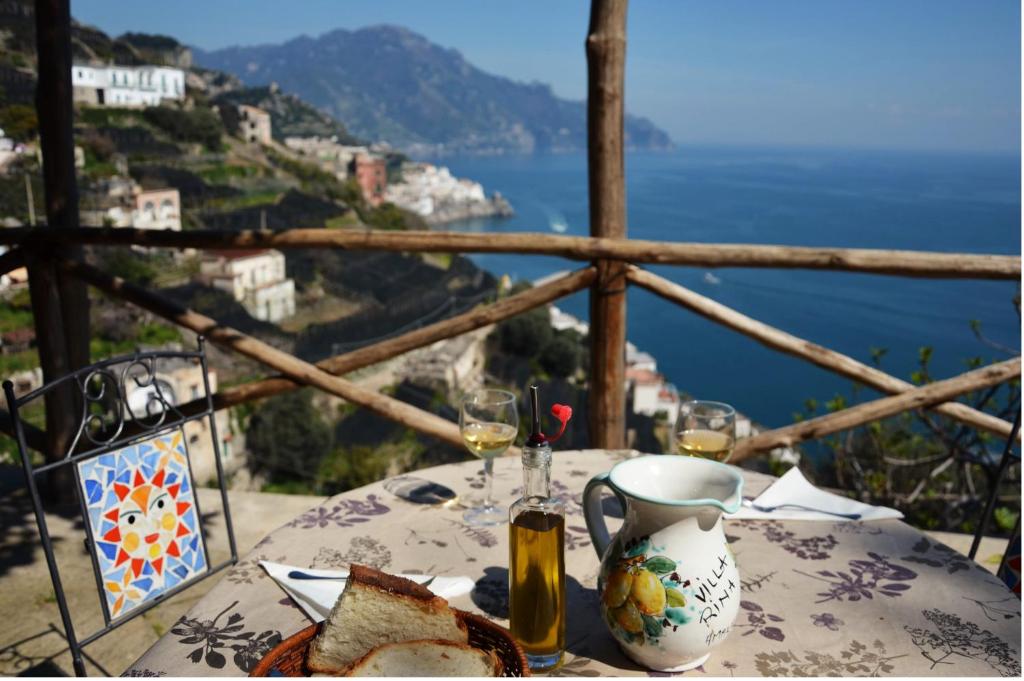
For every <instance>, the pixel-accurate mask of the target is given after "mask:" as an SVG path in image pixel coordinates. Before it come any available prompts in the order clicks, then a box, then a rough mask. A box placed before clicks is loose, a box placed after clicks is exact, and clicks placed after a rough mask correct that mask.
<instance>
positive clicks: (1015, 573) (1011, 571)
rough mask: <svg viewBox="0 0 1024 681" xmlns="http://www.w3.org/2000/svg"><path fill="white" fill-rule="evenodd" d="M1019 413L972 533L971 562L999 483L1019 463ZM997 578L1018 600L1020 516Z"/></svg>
mask: <svg viewBox="0 0 1024 681" xmlns="http://www.w3.org/2000/svg"><path fill="white" fill-rule="evenodd" d="M1020 418H1021V412H1020V411H1019V410H1018V411H1017V415H1016V416H1015V417H1014V420H1013V427H1012V428H1011V429H1010V437H1008V438H1007V439H1006V446H1005V447H1004V448H1003V456H1002V458H1000V459H999V466H998V468H997V469H996V472H995V475H994V476H993V483H992V490H991V491H990V492H989V495H988V501H987V502H986V503H985V510H984V512H983V513H982V515H981V520H980V522H979V523H978V529H977V530H976V531H975V533H974V541H973V542H971V550H970V552H969V553H968V554H967V555H968V557H969V558H970V559H971V560H974V558H975V556H976V555H978V547H979V546H981V539H982V537H984V536H985V532H986V531H988V524H989V520H990V518H991V517H992V512H993V510H994V509H995V506H996V501H997V500H998V498H999V483H1001V482H1002V480H1003V476H1004V475H1006V471H1007V470H1009V468H1010V466H1011V464H1013V463H1015V462H1016V463H1020V455H1019V454H1016V453H1015V452H1014V451H1013V448H1014V445H1015V444H1016V442H1017V433H1019V432H1020ZM997 574H998V575H999V578H1000V579H1002V580H1003V581H1004V582H1006V585H1007V586H1008V587H1010V589H1011V590H1012V591H1013V592H1014V593H1015V594H1016V595H1017V597H1018V598H1020V516H1019V515H1018V516H1017V526H1016V527H1015V528H1014V530H1013V534H1012V535H1011V536H1010V542H1009V544H1008V545H1007V547H1006V552H1005V553H1004V554H1003V559H1002V561H1001V562H1000V563H999V569H998V570H997Z"/></svg>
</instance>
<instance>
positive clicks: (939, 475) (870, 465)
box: [794, 347, 1021, 533]
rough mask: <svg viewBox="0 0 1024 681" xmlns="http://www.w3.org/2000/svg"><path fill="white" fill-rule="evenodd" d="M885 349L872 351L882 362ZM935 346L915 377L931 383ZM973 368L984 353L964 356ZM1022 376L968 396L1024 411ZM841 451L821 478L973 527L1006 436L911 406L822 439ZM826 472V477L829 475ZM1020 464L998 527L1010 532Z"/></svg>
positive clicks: (915, 520)
mask: <svg viewBox="0 0 1024 681" xmlns="http://www.w3.org/2000/svg"><path fill="white" fill-rule="evenodd" d="M885 354H886V353H885V350H884V349H872V351H871V355H872V358H873V361H874V363H875V364H876V365H877V366H880V365H881V361H882V358H883V357H884V356H885ZM932 358H933V351H932V348H930V347H922V348H921V349H920V351H919V354H918V367H917V369H916V370H914V371H913V372H912V373H911V376H910V379H911V381H912V382H913V383H915V384H917V385H924V384H927V383H931V382H932V381H933V378H932V376H931V371H930V366H931V362H932ZM964 364H965V365H966V367H967V368H968V369H974V368H978V367H980V366H983V365H984V364H985V362H984V361H983V360H982V358H980V357H972V358H970V359H968V360H967V361H965V362H964ZM862 390H863V388H862V387H861V386H858V385H856V384H854V385H853V386H852V388H851V391H850V394H849V395H842V394H837V395H835V396H833V397H832V398H831V399H829V400H825V401H824V402H823V403H821V402H819V401H818V400H815V399H809V400H807V401H806V404H805V408H804V412H803V413H798V414H794V418H796V420H802V419H804V418H810V417H813V416H816V415H818V414H819V413H821V412H825V413H831V412H836V411H840V410H842V409H844V408H846V407H847V406H848V405H850V404H853V403H856V402H858V401H859V398H860V394H861V392H862ZM1020 398H1021V391H1020V381H1019V380H1015V381H1011V382H1009V383H1006V384H1003V385H1001V386H998V387H997V388H993V389H988V390H983V391H977V392H974V393H969V394H967V395H964V396H963V397H962V398H961V400H960V401H963V402H964V403H966V404H968V405H970V406H972V407H974V408H975V409H978V410H980V411H984V412H987V413H990V414H993V415H995V416H998V417H999V418H1002V419H1004V420H1009V421H1012V420H1013V415H1014V413H1015V412H1016V411H1017V410H1019V409H1020ZM821 444H822V445H824V446H825V447H826V448H827V449H828V450H829V451H830V452H831V453H832V455H833V457H832V463H831V465H830V466H829V467H828V468H827V469H826V470H824V471H819V473H820V474H821V475H819V479H818V482H819V483H822V484H826V485H830V486H835V487H839V488H841V489H844V490H847V491H849V492H852V494H853V496H855V497H856V498H858V499H860V500H862V501H866V502H868V503H872V504H883V505H888V506H894V507H896V508H899V509H900V510H901V511H903V512H904V514H906V516H907V520H908V522H910V523H911V524H912V525H915V526H916V527H921V528H925V529H935V530H946V531H955V532H973V531H974V529H975V528H976V527H977V523H978V520H979V518H980V517H981V514H982V512H983V509H984V504H985V501H986V499H987V498H988V496H989V494H990V493H991V491H992V489H993V487H992V484H993V479H994V478H993V475H994V472H995V468H996V466H997V465H998V461H999V459H1000V457H1001V456H1002V451H1003V446H1004V440H1003V439H1002V438H999V437H996V436H993V435H991V434H989V433H987V432H983V431H978V430H976V429H974V428H968V427H965V426H963V425H961V424H960V423H959V422H957V421H954V420H952V419H949V418H947V417H944V416H942V415H940V414H937V413H935V412H929V411H920V412H904V413H902V414H899V415H897V416H894V417H892V418H889V419H885V420H882V421H874V422H872V423H869V424H866V425H865V426H863V427H859V428H855V429H853V430H850V431H846V432H843V433H838V434H836V435H832V436H829V437H826V438H823V439H822V440H821ZM822 476H824V479H822ZM1019 476H1020V468H1019V466H1017V467H1011V469H1010V472H1009V474H1008V475H1007V479H1005V480H1003V482H1002V485H1001V486H1000V494H1001V499H1002V501H1001V504H1000V506H999V507H997V510H996V519H995V522H994V523H992V524H991V525H990V531H992V530H995V529H998V530H999V531H1002V532H1004V533H1005V532H1008V531H1009V530H1010V529H1012V527H1013V523H1014V522H1015V520H1016V518H1017V515H1018V514H1019V513H1020V477H1019Z"/></svg>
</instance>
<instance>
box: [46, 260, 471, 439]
mask: <svg viewBox="0 0 1024 681" xmlns="http://www.w3.org/2000/svg"><path fill="white" fill-rule="evenodd" d="M57 266H58V268H60V269H61V270H63V271H66V272H70V273H71V274H73V275H75V276H76V277H79V278H81V279H82V280H84V281H86V282H87V283H89V284H91V285H92V286H94V287H96V288H97V289H99V290H101V291H103V292H104V293H106V294H108V295H110V296H113V297H115V298H119V299H121V300H125V301H127V302H129V303H132V304H134V305H137V306H139V307H141V308H143V309H145V310H148V311H150V312H152V313H153V314H155V315H157V316H159V317H163V318H164V319H166V320H168V321H170V322H172V323H174V324H177V325H179V326H183V327H185V328H186V329H190V330H191V331H194V332H195V333H198V334H202V335H203V336H205V337H206V338H208V339H209V340H210V342H212V343H216V344H217V345H220V346H222V347H225V348H228V349H229V350H234V351H235V352H237V353H239V354H241V355H245V356H246V357H249V358H250V359H254V360H256V361H257V362H260V363H262V364H265V365H267V366H269V367H271V368H272V369H274V370H276V371H279V372H281V373H282V374H284V375H285V376H287V377H288V378H290V379H292V380H293V381H294V382H295V383H297V384H300V385H310V386H313V387H316V388H319V389H321V390H323V391H325V392H328V393H331V394H332V395H336V396H338V397H341V398H342V399H344V400H347V401H349V402H352V403H353V404H357V405H359V406H361V407H365V408H367V409H370V410H372V411H374V412H376V413H378V414H380V415H381V416H383V417H385V418H387V419H390V420H392V421H395V422H397V423H400V424H402V425H404V426H407V427H409V428H413V429H415V430H418V431H420V432H422V433H426V434H428V435H431V436H433V437H436V438H437V439H439V440H442V441H444V442H448V443H450V444H452V445H455V446H457V447H463V446H464V444H463V441H462V437H461V436H460V435H459V427H458V425H457V424H455V423H452V422H451V421H446V420H445V419H443V418H441V417H439V416H437V415H435V414H431V413H430V412H427V411H423V410H422V409H417V408H416V407H413V406H412V405H409V404H406V403H405V402H402V401H401V400H396V399H394V398H392V397H389V396H387V395H382V394H380V393H378V392H375V391H373V390H367V389H366V388H363V387H361V386H358V385H356V384H354V383H352V382H350V381H346V380H345V379H343V378H340V377H338V376H334V375H332V374H330V373H328V372H326V371H324V370H323V369H320V368H319V367H316V366H314V365H312V364H310V363H309V362H304V361H302V360H301V359H299V358H297V357H293V356H292V355H289V354H288V353H286V352H284V351H282V350H278V349H277V348H275V347H273V346H271V345H268V344H267V343H264V342H263V341H260V340H258V339H256V338H253V337H252V336H248V335H246V334H244V333H242V332H241V331H238V330H236V329H233V328H231V327H228V326H223V325H221V324H220V323H218V322H217V321H216V320H214V319H210V318H209V317H206V316H205V315H201V314H199V313H198V312H195V311H193V310H189V309H187V308H184V307H182V306H180V305H178V304H177V303H174V302H172V301H170V300H167V299H166V298H163V297H162V296H159V295H157V294H155V293H153V292H151V291H147V290H146V289H143V288H141V287H139V286H136V285H134V284H131V283H129V282H127V281H125V280H123V279H121V278H119V277H113V276H110V275H109V274H106V273H105V272H102V271H100V270H98V269H96V268H95V267H93V266H91V265H88V264H86V263H83V262H78V261H72V260H66V259H58V260H57Z"/></svg>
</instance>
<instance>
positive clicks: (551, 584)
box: [509, 386, 565, 671]
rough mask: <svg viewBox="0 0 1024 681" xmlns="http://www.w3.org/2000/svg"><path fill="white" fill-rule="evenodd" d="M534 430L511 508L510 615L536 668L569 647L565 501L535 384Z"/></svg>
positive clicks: (555, 660) (555, 661)
mask: <svg viewBox="0 0 1024 681" xmlns="http://www.w3.org/2000/svg"><path fill="white" fill-rule="evenodd" d="M530 404H531V406H532V410H533V432H532V433H531V434H530V437H529V439H528V440H527V441H526V445H525V446H524V447H523V483H524V489H523V496H522V498H521V499H519V500H518V501H516V502H515V503H514V504H512V506H511V508H509V547H510V549H509V552H510V555H509V619H510V628H511V630H512V635H513V636H514V637H515V639H516V640H517V641H519V644H520V645H521V646H522V647H523V650H524V651H525V652H526V658H527V660H528V662H529V664H530V669H531V670H532V671H545V670H550V669H553V668H555V667H557V666H558V665H559V664H560V663H561V661H562V655H563V653H564V652H565V506H564V505H563V504H562V502H561V501H560V500H559V499H555V498H552V497H551V489H550V483H551V444H550V442H549V441H548V438H547V437H545V436H544V434H543V433H542V432H541V429H540V408H539V398H538V395H537V386H531V387H530Z"/></svg>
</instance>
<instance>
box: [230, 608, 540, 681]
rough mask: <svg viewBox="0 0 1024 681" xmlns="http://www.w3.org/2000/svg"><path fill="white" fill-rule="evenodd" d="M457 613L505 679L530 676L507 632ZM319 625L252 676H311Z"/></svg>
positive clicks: (283, 646) (286, 643) (280, 648)
mask: <svg viewBox="0 0 1024 681" xmlns="http://www.w3.org/2000/svg"><path fill="white" fill-rule="evenodd" d="M455 612H456V613H458V615H459V617H460V618H461V619H462V621H463V622H465V623H466V629H467V630H468V631H469V644H470V645H472V646H475V647H477V648H481V649H484V650H493V651H494V652H495V653H496V654H497V655H498V658H499V659H500V660H501V664H502V667H503V668H504V676H530V667H529V666H528V665H527V663H526V655H525V654H524V653H523V649H522V648H521V647H520V646H519V644H518V643H516V641H515V639H514V638H512V634H510V633H509V631H508V629H505V628H504V627H500V626H498V625H497V624H494V623H493V622H491V621H490V620H488V619H485V618H483V617H480V616H479V615H474V614H473V613H471V612H466V611H464V610H456V611H455ZM320 626H321V625H319V624H311V625H310V626H308V627H306V628H305V629H303V630H302V631H300V632H298V633H297V634H294V635H292V636H289V637H288V638H286V639H285V640H283V641H281V643H279V644H278V645H277V646H276V647H274V649H273V650H271V651H270V652H269V653H267V654H266V655H265V656H264V657H263V659H262V660H260V661H259V663H258V664H257V665H256V666H255V667H253V669H252V671H251V672H249V676H309V671H308V670H307V669H306V655H307V654H308V652H309V646H310V644H311V643H312V642H313V639H314V638H315V637H316V635H317V634H318V633H319V632H320Z"/></svg>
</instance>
